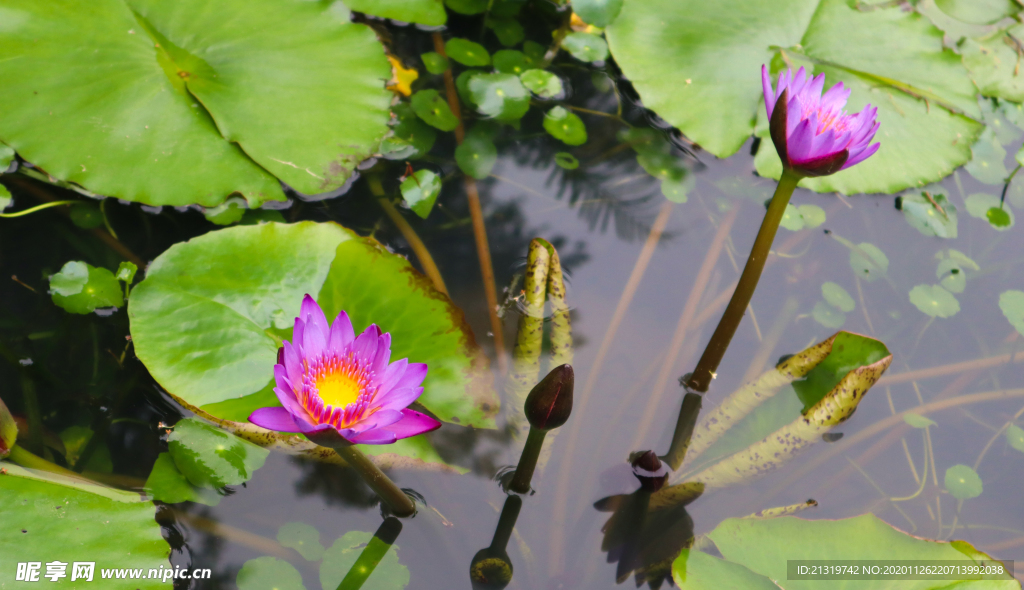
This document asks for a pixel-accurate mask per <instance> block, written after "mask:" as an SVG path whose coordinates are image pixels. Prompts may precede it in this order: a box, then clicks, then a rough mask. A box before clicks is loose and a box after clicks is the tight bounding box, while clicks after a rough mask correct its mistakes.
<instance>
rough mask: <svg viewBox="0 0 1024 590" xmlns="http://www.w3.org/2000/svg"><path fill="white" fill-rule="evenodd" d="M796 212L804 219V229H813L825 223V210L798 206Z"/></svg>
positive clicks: (816, 207) (809, 206) (817, 207)
mask: <svg viewBox="0 0 1024 590" xmlns="http://www.w3.org/2000/svg"><path fill="white" fill-rule="evenodd" d="M797 210H798V211H800V217H803V218H804V227H807V228H811V229H813V228H816V227H818V226H819V225H821V224H823V223H825V210H824V209H822V208H821V207H819V206H817V205H800V206H799V207H797Z"/></svg>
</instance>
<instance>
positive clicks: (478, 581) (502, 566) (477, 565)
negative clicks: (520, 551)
mask: <svg viewBox="0 0 1024 590" xmlns="http://www.w3.org/2000/svg"><path fill="white" fill-rule="evenodd" d="M522 507H523V499H522V498H521V497H519V496H516V495H509V496H508V497H507V498H505V505H504V506H503V507H502V509H501V516H499V517H498V526H497V527H496V528H495V529H494V537H493V538H492V539H491V544H490V545H489V546H487V547H484V548H483V549H481V550H480V551H477V552H476V555H474V556H473V561H472V562H471V563H470V564H469V580H470V583H472V585H473V589H474V590H500V589H501V588H504V587H505V586H508V584H509V582H511V581H512V560H511V559H510V558H509V556H508V551H506V547H507V546H508V541H509V539H511V538H512V531H513V530H515V526H516V520H517V519H518V518H519V510H520V509H522Z"/></svg>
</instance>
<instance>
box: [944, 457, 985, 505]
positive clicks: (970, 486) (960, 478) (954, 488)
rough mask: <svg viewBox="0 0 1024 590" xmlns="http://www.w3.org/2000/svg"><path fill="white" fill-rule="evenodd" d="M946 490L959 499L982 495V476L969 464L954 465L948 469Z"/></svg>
mask: <svg viewBox="0 0 1024 590" xmlns="http://www.w3.org/2000/svg"><path fill="white" fill-rule="evenodd" d="M945 484H946V490H947V491H948V492H949V493H950V494H952V495H953V497H954V498H956V499H957V500H969V499H971V498H977V497H978V496H980V495H981V490H982V485H981V477H979V476H978V473H977V472H976V471H974V470H973V469H971V468H970V467H968V466H967V465H954V466H952V467H950V468H949V469H947V470H946V479H945Z"/></svg>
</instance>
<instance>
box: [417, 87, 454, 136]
mask: <svg viewBox="0 0 1024 590" xmlns="http://www.w3.org/2000/svg"><path fill="white" fill-rule="evenodd" d="M411 103H412V110H413V111H415V112H416V115H417V116H418V117H419V118H420V119H423V120H424V121H426V122H427V124H429V125H431V126H433V127H437V128H438V129H440V130H441V131H452V130H454V129H455V128H456V127H458V126H459V118H458V117H456V116H455V113H453V112H452V109H451V108H450V107H449V106H448V101H447V100H445V99H444V98H442V97H441V95H440V93H438V92H437V90H434V89H432V88H431V89H428V90H420V91H419V92H417V93H416V94H413V95H412V100H411Z"/></svg>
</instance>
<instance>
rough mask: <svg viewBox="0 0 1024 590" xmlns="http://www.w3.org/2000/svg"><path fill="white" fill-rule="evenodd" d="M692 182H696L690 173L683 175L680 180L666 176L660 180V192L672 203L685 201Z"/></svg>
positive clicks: (692, 184)
mask: <svg viewBox="0 0 1024 590" xmlns="http://www.w3.org/2000/svg"><path fill="white" fill-rule="evenodd" d="M694 184H696V183H695V181H694V179H693V175H691V174H687V175H685V176H683V179H682V180H673V179H669V178H666V179H664V180H662V181H661V194H662V195H664V196H665V198H666V199H668V200H669V201H672V202H673V203H685V202H686V201H687V200H688V199H689V193H690V191H691V190H693V187H694Z"/></svg>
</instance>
